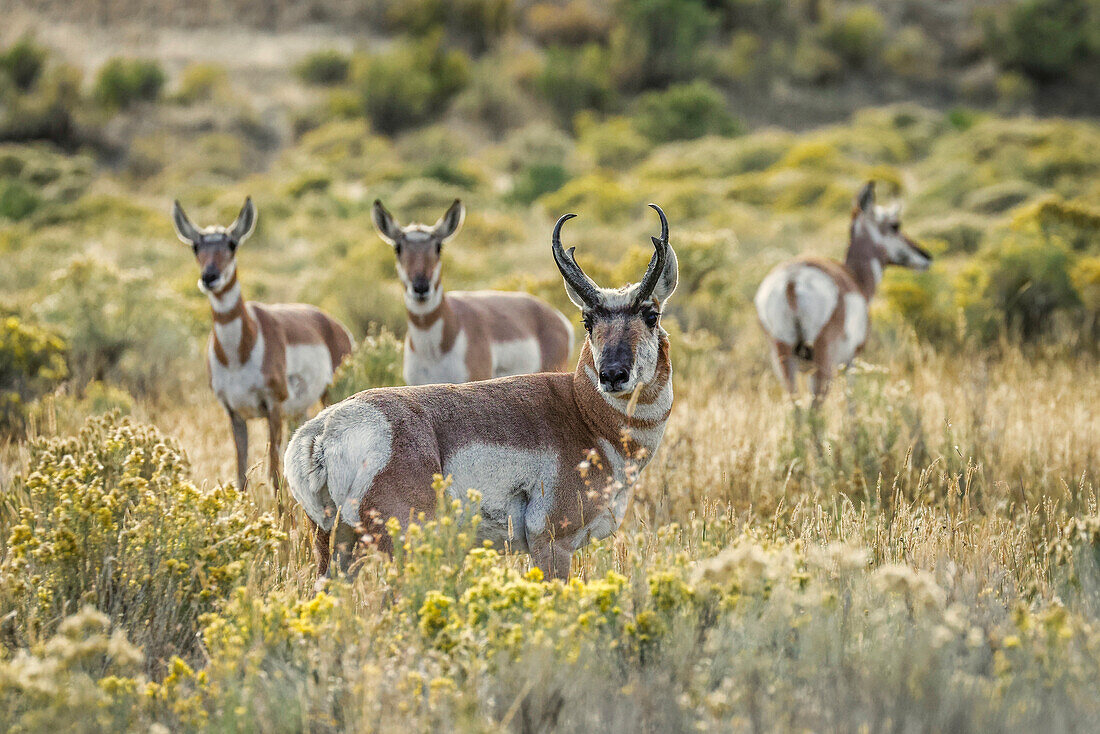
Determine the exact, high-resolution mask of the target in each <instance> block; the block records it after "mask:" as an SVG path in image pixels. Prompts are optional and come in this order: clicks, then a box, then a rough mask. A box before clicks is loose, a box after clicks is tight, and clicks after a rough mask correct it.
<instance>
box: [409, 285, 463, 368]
mask: <svg viewBox="0 0 1100 734" xmlns="http://www.w3.org/2000/svg"><path fill="white" fill-rule="evenodd" d="M405 313H406V315H407V316H408V320H409V345H410V347H411V348H412V350H413V351H414V352H415V351H417V346H418V345H419V346H420V347H421V349H425V350H426V351H427V350H433V351H434V350H438V351H439V353H440V354H446V353H447V352H449V351H451V347H452V346H454V342H455V338H456V337H457V336H458V330H459V324H458V319H457V318H456V316H455V313H454V310H453V309H452V308H451V304H450V302H449V301H448V300H447V294H446V293H440V294H439V305H438V306H436V307H435V308H434V309H433V310H431V311H429V312H428V313H415V312H414V311H412V310H410V309H409V308H408V306H407V305H406V307H405ZM440 323H442V326H441V327H440ZM414 330H415V332H418V333H414ZM436 334H438V336H436ZM429 339H431V340H432V342H434V341H436V340H438V344H436V343H429V342H427V341H426V340H429Z"/></svg>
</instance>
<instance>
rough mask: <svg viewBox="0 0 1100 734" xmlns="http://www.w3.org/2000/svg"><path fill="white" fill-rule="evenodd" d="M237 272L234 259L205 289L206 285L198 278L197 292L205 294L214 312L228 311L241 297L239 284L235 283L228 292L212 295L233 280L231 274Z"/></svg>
mask: <svg viewBox="0 0 1100 734" xmlns="http://www.w3.org/2000/svg"><path fill="white" fill-rule="evenodd" d="M236 272H237V260H236V259H235V258H234V259H233V260H231V261H230V262H229V267H228V268H226V269H225V270H223V271H222V272H221V275H219V276H218V279H217V280H216V281H214V284H213V285H211V286H209V287H207V285H206V283H203V282H202V278H199V282H198V285H199V290H200V291H202V292H203V293H205V294H206V295H207V296H208V297H209V298H210V303H211V305H212V306H213V308H214V310H215V311H218V312H220V313H225V312H226V311H228V310H229V309H231V308H233V306H235V305H236V303H237V301H238V300H239V299H240V297H241V284H240V283H235V284H234V285H233V287H232V288H230V289H229V291H228V292H226V293H223V294H222V295H221V296H216V295H214V294H215V293H217V292H218V291H220V290H221V289H222V288H224V287H225V284H226V283H228V282H229V281H230V280H232V278H233V274H234V273H236Z"/></svg>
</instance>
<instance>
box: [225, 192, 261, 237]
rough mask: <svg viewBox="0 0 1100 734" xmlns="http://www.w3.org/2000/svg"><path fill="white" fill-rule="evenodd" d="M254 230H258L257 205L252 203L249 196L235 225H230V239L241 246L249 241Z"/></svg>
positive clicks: (234, 222)
mask: <svg viewBox="0 0 1100 734" xmlns="http://www.w3.org/2000/svg"><path fill="white" fill-rule="evenodd" d="M254 229H256V205H255V204H253V203H252V197H251V196H249V197H248V198H246V199H245V200H244V206H242V207H241V213H240V214H238V215H237V218H236V219H235V220H234V221H233V224H231V225H229V237H230V238H231V239H232V240H233V241H234V242H236V243H237V244H238V245H239V244H240V243H242V242H244V241H245V240H246V239H248V236H249V235H251V234H252V230H254Z"/></svg>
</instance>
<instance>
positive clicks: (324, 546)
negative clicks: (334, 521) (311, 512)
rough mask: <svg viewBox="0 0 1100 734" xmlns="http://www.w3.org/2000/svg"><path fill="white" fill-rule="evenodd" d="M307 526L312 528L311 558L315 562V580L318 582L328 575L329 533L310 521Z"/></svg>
mask: <svg viewBox="0 0 1100 734" xmlns="http://www.w3.org/2000/svg"><path fill="white" fill-rule="evenodd" d="M309 524H310V525H312V526H313V558H314V559H315V560H316V561H317V578H318V580H320V579H323V578H324V577H325V576H326V575H327V574H328V564H329V555H330V552H329V535H330V533H329V531H328V530H325V529H324V528H322V527H321V526H320V525H318V524H317V523H315V522H313V521H312V520H310V521H309Z"/></svg>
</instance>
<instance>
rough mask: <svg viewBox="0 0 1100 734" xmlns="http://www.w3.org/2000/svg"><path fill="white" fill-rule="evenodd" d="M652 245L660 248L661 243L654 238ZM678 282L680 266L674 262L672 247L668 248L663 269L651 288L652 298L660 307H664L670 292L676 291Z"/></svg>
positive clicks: (674, 254)
mask: <svg viewBox="0 0 1100 734" xmlns="http://www.w3.org/2000/svg"><path fill="white" fill-rule="evenodd" d="M652 239H653V245H654V246H655V247H660V246H661V241H660V240H659V239H657V238H656V237H653V238H652ZM679 282H680V266H679V264H678V263H677V262H676V251H675V250H673V249H672V245H669V246H668V254H667V255H666V256H665V269H664V270H663V271H662V272H661V277H659V278H658V279H657V285H656V286H655V287H654V288H653V296H654V298H656V299H657V300H658V301H659V302H660V303H661V305H664V303H665V301H667V300H668V297H669V296H671V295H672V292H673V291H674V290H676V284H677V283H679Z"/></svg>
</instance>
